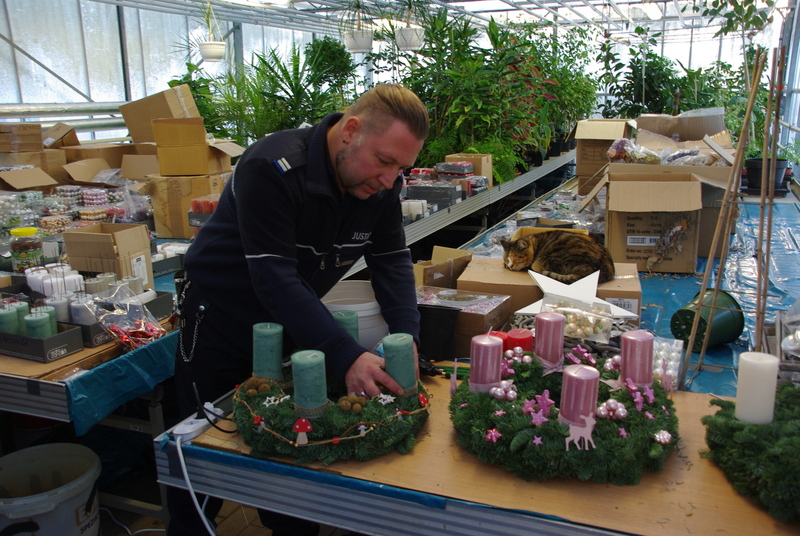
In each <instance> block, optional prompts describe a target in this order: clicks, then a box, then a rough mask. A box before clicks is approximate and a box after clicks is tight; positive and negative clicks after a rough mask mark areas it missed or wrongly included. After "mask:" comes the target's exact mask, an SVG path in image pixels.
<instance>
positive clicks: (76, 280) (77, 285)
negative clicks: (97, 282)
mask: <svg viewBox="0 0 800 536" xmlns="http://www.w3.org/2000/svg"><path fill="white" fill-rule="evenodd" d="M64 283H65V284H66V286H67V291H71V292H81V291H83V290H84V288H85V287H84V283H83V276H82V275H80V274H69V275H66V276H64Z"/></svg>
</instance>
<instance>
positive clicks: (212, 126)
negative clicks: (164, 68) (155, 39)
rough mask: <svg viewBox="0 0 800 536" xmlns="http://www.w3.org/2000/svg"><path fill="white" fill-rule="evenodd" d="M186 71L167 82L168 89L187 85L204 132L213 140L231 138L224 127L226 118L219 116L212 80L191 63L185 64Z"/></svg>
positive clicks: (225, 126)
mask: <svg viewBox="0 0 800 536" xmlns="http://www.w3.org/2000/svg"><path fill="white" fill-rule="evenodd" d="M186 69H187V72H186V74H184V75H182V76H180V77H178V78H173V79H172V80H170V81H169V82H168V84H169V87H175V86H179V85H181V84H187V85H188V86H189V91H191V93H192V97H193V98H194V102H195V104H196V105H197V111H198V112H200V116H201V117H202V118H203V123H204V124H205V127H206V131H207V132H208V133H209V134H212V135H213V136H214V137H215V138H221V139H222V138H229V137H231V133H230V132H229V131H228V128H227V125H226V123H227V121H226V118H225V116H223V115H222V114H221V111H220V108H219V107H218V106H217V104H216V102H215V97H214V92H215V89H214V88H215V81H214V79H213V78H209V77H208V75H207V74H206V73H205V71H203V70H202V69H201V68H200V67H199V66H197V65H195V64H193V63H187V64H186Z"/></svg>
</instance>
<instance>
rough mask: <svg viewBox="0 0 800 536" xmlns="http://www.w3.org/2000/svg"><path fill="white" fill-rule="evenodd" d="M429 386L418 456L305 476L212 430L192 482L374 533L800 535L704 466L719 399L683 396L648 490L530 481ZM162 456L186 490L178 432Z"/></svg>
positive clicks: (192, 453) (645, 483)
mask: <svg viewBox="0 0 800 536" xmlns="http://www.w3.org/2000/svg"><path fill="white" fill-rule="evenodd" d="M425 381H426V384H427V386H428V388H429V390H430V392H431V394H432V395H433V397H432V406H431V407H432V412H431V416H430V419H429V420H428V422H427V423H426V425H425V426H424V428H423V430H422V432H421V433H420V435H419V437H418V443H417V445H416V447H415V448H414V450H413V451H412V452H411V453H409V454H407V455H401V454H398V453H392V454H389V455H386V456H383V457H380V458H376V459H373V460H370V461H367V462H337V463H335V464H333V465H331V466H328V467H324V466H321V465H312V466H306V467H299V466H297V465H294V464H292V463H291V462H288V463H287V462H286V461H272V460H258V459H255V458H252V457H249V456H248V455H247V453H248V450H249V449H248V448H247V447H246V446H245V445H244V444H243V443H242V440H241V437H240V436H239V435H238V434H236V435H229V434H225V433H222V432H219V431H216V430H213V429H211V430H209V431H206V432H205V433H204V434H203V435H201V436H199V437H198V438H196V439H195V440H194V441H193V442H192V444H191V445H185V446H184V447H183V452H184V454H185V458H186V463H187V468H188V473H189V477H190V481H191V482H192V483H193V485H194V486H195V488H196V489H197V490H198V491H201V492H203V493H208V494H210V495H215V496H219V497H222V498H225V499H229V500H234V501H237V502H242V503H245V504H250V505H252V506H266V507H268V508H270V509H273V510H277V511H282V512H285V513H290V514H295V515H301V516H304V517H307V518H310V519H316V520H318V521H321V522H324V523H327V524H331V525H334V526H341V527H345V528H348V529H351V530H358V531H360V532H366V533H370V534H392V535H403V534H408V535H412V534H454V535H456V534H458V535H465V534H476V535H478V534H480V535H486V534H498V535H501V534H503V535H508V534H530V533H536V534H539V533H546V534H575V533H585V534H605V533H615V532H626V533H634V534H643V535H654V536H665V535H672V534H674V535H686V534H712V533H713V534H731V535H733V534H737V535H738V534H759V535H768V534H773V535H777V534H787V535H788V534H800V523H792V524H784V523H780V522H778V521H775V520H774V519H772V518H771V517H770V516H769V515H768V514H767V513H766V511H765V510H764V509H763V508H760V507H757V506H755V505H754V504H753V503H752V502H751V501H750V500H749V499H747V498H746V497H744V496H742V495H739V494H738V493H736V492H735V491H734V490H733V488H732V487H731V486H730V484H729V483H728V481H727V480H726V479H725V476H724V475H723V473H722V471H721V470H720V469H719V468H718V467H716V466H715V465H714V464H712V463H711V462H709V461H708V460H705V459H703V458H701V457H700V455H699V451H700V450H701V449H704V448H705V440H704V436H705V428H704V427H703V425H702V424H701V423H700V418H701V417H702V416H703V415H706V414H709V413H714V411H715V409H716V407H715V406H710V405H709V400H710V397H709V396H708V395H703V394H697V393H690V392H685V391H681V392H676V393H675V394H674V401H675V406H676V411H677V413H678V418H679V420H680V425H679V426H680V428H679V429H680V435H681V441H680V444H679V448H678V449H677V450H676V452H675V453H673V455H672V456H671V457H670V459H668V460H667V463H666V467H665V469H664V470H663V471H662V472H660V473H647V474H645V475H643V477H642V480H641V483H640V484H639V485H636V486H616V485H613V484H598V483H594V482H580V481H576V480H570V481H560V480H548V481H545V482H538V481H535V482H526V481H524V480H522V479H520V478H518V477H517V476H515V475H513V474H511V473H509V472H507V471H504V470H502V469H500V468H498V467H496V466H493V465H490V464H485V463H482V462H480V461H478V460H477V458H476V457H475V456H474V455H472V454H470V453H469V452H467V451H465V450H464V449H462V448H461V447H459V446H458V445H457V444H456V434H455V432H454V431H453V428H452V426H451V424H450V418H449V414H448V411H447V404H448V402H449V398H450V395H449V392H448V383H449V382H447V381H445V380H444V379H442V378H426V379H425ZM226 424H228V426H232V425H230V424H229V423H226ZM156 451H157V455H156V456H157V465H158V469H159V480H160V481H161V482H163V483H166V484H168V485H174V486H178V487H185V482H184V481H183V478H182V476H181V469H180V464H179V462H178V457H177V456H176V449H175V444H174V441H170V440H169V437H168V434H164V435H162V436H161V437H160V438H159V439H157V445H156Z"/></svg>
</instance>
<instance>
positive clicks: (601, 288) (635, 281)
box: [597, 262, 642, 325]
mask: <svg viewBox="0 0 800 536" xmlns="http://www.w3.org/2000/svg"><path fill="white" fill-rule="evenodd" d="M597 297H598V298H600V299H601V300H605V301H607V302H609V303H611V304H613V305H616V306H617V307H621V308H622V309H625V310H626V311H628V312H631V313H634V314H636V315H638V316H639V317H641V315H642V282H641V280H640V279H639V270H638V269H637V268H636V265H635V264H630V263H619V262H615V263H614V279H612V280H611V281H606V282H605V283H603V284H601V285H598V286H597ZM631 322H632V323H633V324H636V325H638V324H639V318H637V319H636V320H631Z"/></svg>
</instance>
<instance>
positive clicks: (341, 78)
mask: <svg viewBox="0 0 800 536" xmlns="http://www.w3.org/2000/svg"><path fill="white" fill-rule="evenodd" d="M305 54H306V58H307V61H308V65H309V69H312V70H319V73H318V76H315V78H317V79H318V81H319V83H320V85H321V86H322V87H324V86H325V85H327V86H328V87H329V88H330V89H332V90H334V91H335V92H336V94H337V96H338V103H337V107H339V108H343V107H344V106H345V105H346V104H347V103H348V102H349V101H350V100H352V95H348V94H347V87H348V85H349V84H351V83H354V82H355V79H356V64H355V62H354V61H353V57H352V56H351V55H350V53H349V52H348V51H347V49H346V48H345V46H344V45H343V44H342V42H341V41H337V40H336V39H334V38H332V37H330V36H328V35H326V36H323V37H322V38H317V39H314V40H313V41H311V42H310V43H309V44H307V45H306V47H305ZM353 85H354V86H355V84H353Z"/></svg>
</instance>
